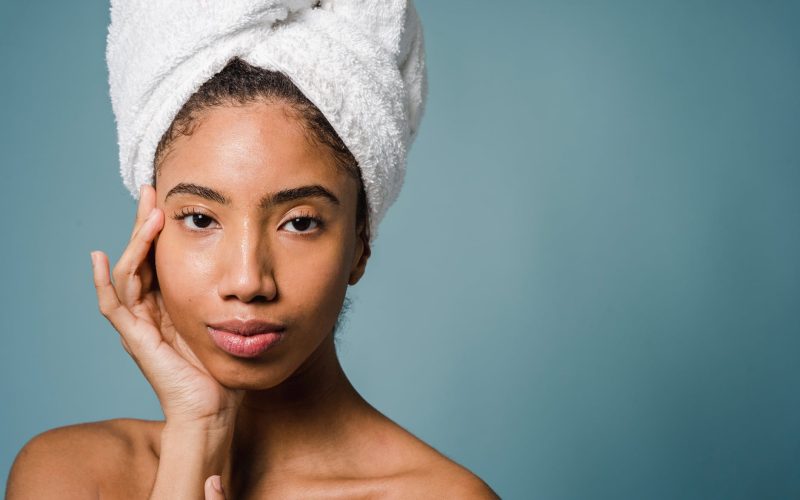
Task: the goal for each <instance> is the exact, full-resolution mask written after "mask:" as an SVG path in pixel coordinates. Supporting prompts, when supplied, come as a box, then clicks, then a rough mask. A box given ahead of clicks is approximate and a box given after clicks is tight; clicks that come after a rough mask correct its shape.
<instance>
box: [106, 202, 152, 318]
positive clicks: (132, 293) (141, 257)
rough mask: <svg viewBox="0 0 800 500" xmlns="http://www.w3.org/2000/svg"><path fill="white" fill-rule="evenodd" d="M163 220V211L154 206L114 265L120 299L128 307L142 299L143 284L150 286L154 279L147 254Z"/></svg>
mask: <svg viewBox="0 0 800 500" xmlns="http://www.w3.org/2000/svg"><path fill="white" fill-rule="evenodd" d="M163 222H164V219H163V212H162V211H161V210H160V209H158V208H153V209H152V210H151V212H150V214H149V215H148V216H147V217H146V218H145V219H144V221H142V224H141V225H140V226H139V229H138V230H137V231H136V233H135V234H134V235H133V238H132V239H131V241H130V243H128V246H127V248H125V251H124V252H123V253H122V256H121V257H120V258H119V261H118V262H117V265H116V266H114V272H113V275H114V283H115V284H116V290H117V293H118V296H119V299H120V301H121V302H122V303H123V304H125V305H127V306H128V307H131V306H133V305H134V304H136V303H137V302H138V301H139V300H140V299H141V296H142V290H143V286H144V285H145V284H147V285H148V286H149V284H150V283H151V281H152V279H151V275H152V270H151V269H149V265H150V264H149V262H148V261H147V254H148V252H149V251H150V247H151V245H152V243H153V240H154V239H155V236H156V234H157V233H158V231H160V230H161V228H162V225H163ZM143 268H147V269H143ZM142 274H144V275H145V276H144V277H145V278H146V279H145V280H143V279H142V277H143V276H142ZM145 282H146V283H145Z"/></svg>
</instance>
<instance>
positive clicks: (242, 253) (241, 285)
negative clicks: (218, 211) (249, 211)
mask: <svg viewBox="0 0 800 500" xmlns="http://www.w3.org/2000/svg"><path fill="white" fill-rule="evenodd" d="M258 233H259V231H258V228H257V227H256V228H253V230H247V228H245V230H244V231H242V232H241V233H239V234H238V235H228V236H229V237H228V238H227V241H226V242H225V243H224V244H223V248H222V250H223V251H222V252H221V255H220V256H219V265H220V266H222V268H223V272H222V276H221V278H220V280H219V284H218V290H219V295H220V297H222V298H223V299H225V300H230V299H233V298H236V299H238V300H241V301H242V302H252V301H272V300H275V297H276V296H277V294H278V288H277V285H276V283H275V279H274V276H273V265H272V257H271V255H270V254H269V249H268V248H266V247H267V241H266V237H264V236H263V235H260V234H258Z"/></svg>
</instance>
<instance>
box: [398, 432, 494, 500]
mask: <svg viewBox="0 0 800 500" xmlns="http://www.w3.org/2000/svg"><path fill="white" fill-rule="evenodd" d="M395 425H397V424H395ZM397 429H399V434H397V435H396V436H397V441H395V444H397V445H400V442H402V445H400V446H398V447H397V448H395V453H396V456H402V457H403V459H404V460H407V463H411V464H413V466H412V467H411V468H409V469H407V470H406V471H405V472H404V473H403V474H401V475H400V476H399V478H401V479H400V482H402V486H401V487H400V488H398V489H397V490H395V491H397V492H398V493H399V492H402V497H403V498H459V499H468V500H469V499H474V500H483V499H487V500H488V499H498V498H500V497H499V495H497V493H495V492H494V490H492V488H491V487H490V486H489V485H488V484H487V483H486V482H485V481H483V479H481V478H480V477H479V476H477V475H476V474H475V473H473V472H472V471H471V470H469V469H468V468H466V467H464V466H463V465H461V464H459V463H458V462H456V461H455V460H453V459H451V458H450V457H448V456H446V455H445V454H443V453H441V452H440V451H438V450H437V449H436V448H434V447H432V446H431V445H429V444H428V443H426V442H425V441H423V440H421V439H420V438H418V437H416V436H414V435H413V434H412V433H410V432H408V431H407V430H405V429H404V428H402V427H400V426H399V425H397ZM400 450H403V451H400ZM398 451H399V453H398Z"/></svg>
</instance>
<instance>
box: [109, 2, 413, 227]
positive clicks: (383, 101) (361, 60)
mask: <svg viewBox="0 0 800 500" xmlns="http://www.w3.org/2000/svg"><path fill="white" fill-rule="evenodd" d="M234 57H239V58H240V59H242V60H244V61H246V62H247V63H249V64H251V65H253V66H258V67H261V68H264V69H268V70H273V71H280V72H282V73H284V74H285V75H287V76H288V77H289V78H290V79H291V80H292V82H293V83H294V84H295V85H296V86H297V87H298V88H299V89H300V91H301V92H302V93H303V94H304V95H305V96H306V97H307V98H308V99H309V100H310V101H311V102H312V103H314V105H316V106H317V107H318V108H319V109H320V111H321V112H322V113H323V114H324V115H325V117H326V118H327V119H328V121H329V122H330V124H331V125H332V126H333V128H334V130H336V133H337V134H338V135H339V137H340V138H341V139H342V140H343V141H344V143H345V145H347V147H348V149H349V150H350V152H351V153H352V154H353V156H354V157H355V158H356V160H357V161H358V164H359V168H360V169H361V176H362V179H363V181H364V189H365V192H366V195H367V202H368V207H369V215H370V240H371V241H374V240H375V238H376V237H377V226H378V224H379V223H380V221H381V220H382V219H383V217H384V215H385V214H386V211H387V209H388V208H389V206H391V204H392V203H394V201H395V200H396V199H397V196H398V194H399V192H400V188H401V187H402V184H403V178H404V176H405V169H406V156H407V152H408V148H409V147H410V145H411V143H412V141H413V139H414V137H415V135H416V132H417V129H418V127H419V123H420V119H421V117H422V113H423V109H424V105H425V98H426V94H427V76H426V69H425V50H424V44H423V36H422V27H421V24H420V21H419V18H418V16H417V13H416V10H415V9H414V5H413V4H412V2H411V0H320V1H316V0H224V1H221V0H111V24H110V25H109V29H108V39H107V49H106V59H107V62H108V69H109V84H110V93H111V102H112V107H113V110H114V115H115V117H116V123H117V132H118V136H119V158H120V173H121V175H122V179H123V182H124V184H125V186H126V187H127V188H128V189H129V190H130V192H131V195H132V196H133V197H134V199H137V198H138V196H139V187H140V186H141V185H142V184H152V182H153V178H152V176H153V160H154V157H155V152H156V147H157V145H158V143H159V141H160V139H161V137H162V135H163V134H164V132H165V131H166V130H167V129H168V128H169V126H170V124H171V123H172V121H173V119H174V118H175V115H176V114H177V113H178V111H179V110H180V109H181V107H182V106H183V104H184V103H185V102H186V101H187V100H188V99H189V98H190V97H191V96H192V94H194V92H195V91H196V90H197V89H198V88H200V86H201V85H202V84H203V83H204V82H205V81H206V80H208V79H210V78H211V77H213V76H214V75H215V74H216V73H218V72H219V71H220V70H221V69H222V68H223V67H225V65H226V64H227V63H228V61H229V60H230V59H232V58H234Z"/></svg>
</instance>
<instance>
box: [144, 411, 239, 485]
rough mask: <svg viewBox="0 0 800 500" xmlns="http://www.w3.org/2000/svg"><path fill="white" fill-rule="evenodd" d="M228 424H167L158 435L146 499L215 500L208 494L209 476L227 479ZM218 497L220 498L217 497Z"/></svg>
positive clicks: (230, 438)
mask: <svg viewBox="0 0 800 500" xmlns="http://www.w3.org/2000/svg"><path fill="white" fill-rule="evenodd" d="M232 428H233V426H232V425H224V424H213V425H212V424H209V423H196V424H191V425H185V424H184V425H178V424H170V423H169V422H168V423H167V424H166V425H165V426H164V430H163V431H162V433H161V457H160V458H159V462H158V472H157V473H156V481H155V484H154V485H153V490H152V492H151V494H150V500H160V499H175V500H181V499H184V498H186V499H191V500H194V499H197V498H203V494H204V491H205V495H206V498H215V497H212V496H210V495H209V493H211V492H209V491H208V484H204V483H206V482H207V481H206V480H207V479H208V478H209V476H211V475H213V474H224V475H225V476H226V477H228V476H229V474H228V473H229V471H230V455H229V451H230V448H231V441H232V439H233V433H232ZM219 498H222V497H221V496H220V497H219Z"/></svg>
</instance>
